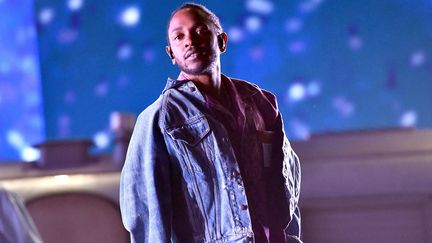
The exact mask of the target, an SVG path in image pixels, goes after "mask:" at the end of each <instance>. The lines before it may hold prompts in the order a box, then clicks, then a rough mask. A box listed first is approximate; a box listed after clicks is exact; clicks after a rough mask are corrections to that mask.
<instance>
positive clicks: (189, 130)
mask: <svg viewBox="0 0 432 243" xmlns="http://www.w3.org/2000/svg"><path fill="white" fill-rule="evenodd" d="M167 132H168V134H169V135H170V136H171V138H173V139H175V140H180V141H183V142H185V143H187V144H188V145H191V146H196V145H197V144H198V143H199V142H200V141H201V140H202V139H203V138H204V137H205V136H206V135H207V134H208V133H209V132H210V126H209V124H208V121H207V119H206V118H205V117H204V116H200V117H197V118H193V119H191V120H189V121H187V122H185V123H184V124H182V125H180V126H177V127H173V128H170V129H167Z"/></svg>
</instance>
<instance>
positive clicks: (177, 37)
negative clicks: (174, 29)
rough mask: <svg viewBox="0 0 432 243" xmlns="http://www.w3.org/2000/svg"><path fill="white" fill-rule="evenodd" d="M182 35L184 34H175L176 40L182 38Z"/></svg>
mask: <svg viewBox="0 0 432 243" xmlns="http://www.w3.org/2000/svg"><path fill="white" fill-rule="evenodd" d="M182 37H183V35H175V36H174V40H181V38H182Z"/></svg>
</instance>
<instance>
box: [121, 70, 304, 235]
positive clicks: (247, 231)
mask: <svg viewBox="0 0 432 243" xmlns="http://www.w3.org/2000/svg"><path fill="white" fill-rule="evenodd" d="M223 77H224V78H227V77H225V76H223ZM231 80H232V81H233V82H234V83H235V85H236V87H237V89H238V90H239V93H240V96H241V98H242V100H243V102H244V104H245V106H246V107H247V108H248V109H247V111H248V112H249V113H250V114H247V116H248V117H256V116H257V114H258V115H260V113H263V112H266V111H260V109H263V108H262V107H265V106H266V105H271V107H273V108H274V109H275V112H276V113H277V117H276V119H275V120H276V121H275V132H276V138H275V141H274V142H273V144H272V145H273V149H272V155H271V163H272V169H271V170H272V172H270V174H271V176H270V177H269V178H272V182H271V183H270V184H268V185H272V187H278V188H279V189H280V190H272V189H273V188H269V191H272V192H273V191H275V193H277V192H278V191H279V192H282V194H283V195H281V196H279V198H280V199H281V200H276V201H277V202H276V203H277V204H275V205H274V208H275V210H276V211H275V212H274V213H275V214H279V215H282V216H283V217H282V218H283V219H284V222H283V224H284V227H285V230H284V232H285V235H286V242H301V241H300V240H299V237H300V213H299V210H298V199H299V193H300V165H299V161H298V158H297V156H296V155H295V153H294V151H293V150H292V149H291V147H290V145H289V142H288V140H287V138H286V136H285V134H284V131H283V124H282V119H281V116H280V114H279V111H278V110H277V105H276V99H275V98H274V96H273V95H271V94H270V93H269V92H267V91H264V90H262V89H259V88H258V87H256V86H255V85H252V84H250V83H248V82H245V81H241V80H235V79H231ZM238 171H240V170H239V164H238V162H237V161H236V157H235V154H234V152H233V148H232V146H231V144H230V141H229V139H228V134H227V132H226V130H225V128H224V127H223V126H222V124H221V123H219V122H218V121H217V120H216V119H215V118H214V117H212V115H211V112H209V110H208V107H207V106H206V101H205V98H204V96H203V95H202V94H201V93H200V91H199V90H198V89H197V87H196V86H195V85H194V83H193V82H191V81H177V80H173V79H168V82H167V85H166V87H165V89H164V91H163V93H162V95H161V96H160V97H159V98H158V99H157V100H156V101H155V102H154V103H153V104H152V105H150V106H149V107H148V108H147V109H145V110H144V111H143V112H142V113H141V114H140V115H139V117H138V119H137V122H136V125H135V129H134V132H133V135H132V138H131V141H130V144H129V148H128V152H127V156H126V161H125V164H124V167H123V170H122V173H121V184H120V207H121V213H122V219H123V224H124V226H125V228H126V229H127V230H128V231H129V232H130V234H131V241H132V242H137V243H144V242H145V243H147V242H148V243H158V242H182V243H183V242H184V243H193V242H206V243H210V242H212V243H216V242H233V243H236V242H255V240H254V233H253V231H252V222H251V217H250V212H249V208H248V207H247V205H248V198H247V197H246V194H245V189H244V187H243V179H242V176H241V174H240V173H233V172H238ZM263 183H264V182H263ZM273 185H274V186H273ZM275 198H277V195H275Z"/></svg>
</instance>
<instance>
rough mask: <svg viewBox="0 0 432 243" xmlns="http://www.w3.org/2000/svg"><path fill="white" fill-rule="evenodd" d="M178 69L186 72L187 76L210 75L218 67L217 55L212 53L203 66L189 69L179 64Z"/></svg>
mask: <svg viewBox="0 0 432 243" xmlns="http://www.w3.org/2000/svg"><path fill="white" fill-rule="evenodd" d="M177 63H178V67H179V69H180V70H181V71H182V72H185V73H187V74H192V75H201V74H210V73H211V72H212V71H213V69H214V68H215V67H216V63H217V62H216V54H215V53H211V56H209V59H208V60H207V61H206V62H204V63H203V64H202V65H200V66H198V67H196V68H188V67H186V66H185V65H184V64H183V63H181V62H178V61H177Z"/></svg>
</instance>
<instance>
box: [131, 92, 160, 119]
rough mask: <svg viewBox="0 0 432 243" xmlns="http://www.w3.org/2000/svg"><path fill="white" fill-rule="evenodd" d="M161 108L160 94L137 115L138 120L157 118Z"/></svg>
mask: <svg viewBox="0 0 432 243" xmlns="http://www.w3.org/2000/svg"><path fill="white" fill-rule="evenodd" d="M161 108H162V96H159V97H158V98H157V99H156V100H155V101H153V103H152V104H150V105H149V106H147V107H146V108H145V109H144V110H143V111H141V113H140V114H139V115H138V119H137V120H138V121H149V120H154V119H155V118H156V119H157V118H158V117H159V116H160V111H161Z"/></svg>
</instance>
